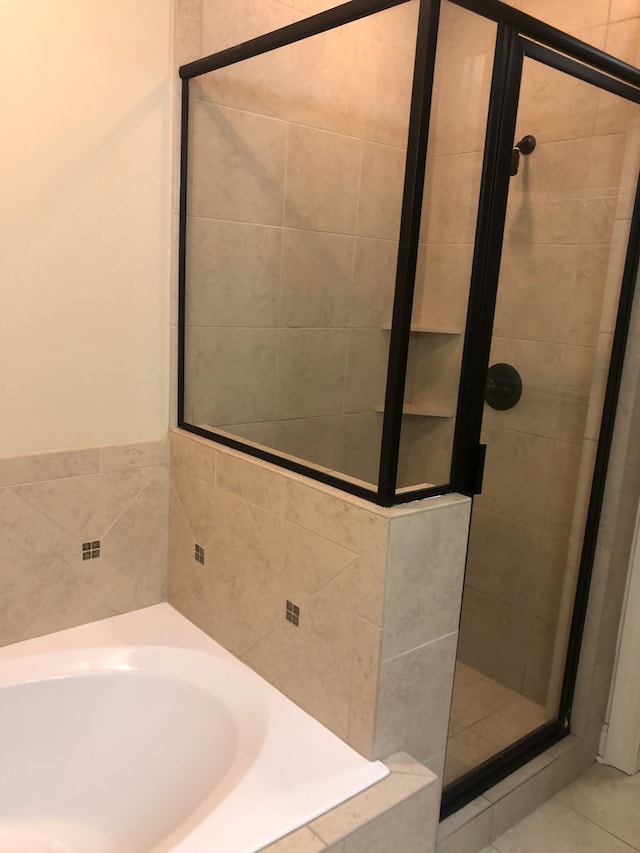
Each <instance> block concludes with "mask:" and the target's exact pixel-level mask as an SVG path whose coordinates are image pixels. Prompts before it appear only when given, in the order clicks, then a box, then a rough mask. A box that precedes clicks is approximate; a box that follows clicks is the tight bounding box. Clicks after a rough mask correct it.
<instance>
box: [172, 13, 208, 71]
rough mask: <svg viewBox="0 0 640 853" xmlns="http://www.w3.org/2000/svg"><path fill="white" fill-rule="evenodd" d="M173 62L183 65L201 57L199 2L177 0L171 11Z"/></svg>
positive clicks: (200, 14)
mask: <svg viewBox="0 0 640 853" xmlns="http://www.w3.org/2000/svg"><path fill="white" fill-rule="evenodd" d="M173 22H174V23H173V27H174V29H173V62H174V64H175V65H178V66H180V65H184V63H186V62H193V60H194V59H199V58H200V57H201V56H202V48H201V37H202V3H201V0H177V2H176V4H175V7H174V11H173Z"/></svg>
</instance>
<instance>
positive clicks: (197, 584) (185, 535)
mask: <svg viewBox="0 0 640 853" xmlns="http://www.w3.org/2000/svg"><path fill="white" fill-rule="evenodd" d="M194 544H195V543H194V539H193V534H192V532H191V529H190V527H189V524H188V522H187V518H186V516H185V514H184V510H183V508H182V504H181V503H180V501H179V499H178V497H177V495H176V491H175V489H174V488H173V486H172V487H170V489H169V551H168V563H169V571H168V581H167V597H168V601H169V603H170V604H171V605H172V606H173V607H175V608H176V609H177V610H179V611H180V613H182V614H183V615H184V616H186V617H187V618H188V619H189V620H190V621H191V622H193V623H194V624H195V625H197V626H198V627H199V628H201V629H202V630H203V631H205V632H206V633H207V634H209V636H210V637H213V639H214V640H216V641H217V642H218V643H220V644H221V645H223V646H224V647H225V648H227V649H229V650H230V651H233V652H235V651H237V649H236V646H235V643H234V641H233V638H232V636H231V634H230V633H229V631H228V626H227V624H226V619H227V617H226V612H225V609H224V608H223V607H221V606H220V601H219V599H220V596H219V594H218V590H219V588H220V583H219V580H218V578H217V575H216V569H217V566H216V562H217V560H216V555H215V552H214V551H210V552H209V553H208V554H207V551H206V550H205V565H204V566H202V565H201V564H200V563H197V562H196V561H195V559H194Z"/></svg>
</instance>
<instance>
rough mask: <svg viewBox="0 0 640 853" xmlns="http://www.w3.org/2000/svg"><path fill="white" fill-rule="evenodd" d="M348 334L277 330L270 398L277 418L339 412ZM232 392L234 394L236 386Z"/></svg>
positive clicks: (334, 330) (319, 330)
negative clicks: (273, 386) (275, 374)
mask: <svg viewBox="0 0 640 853" xmlns="http://www.w3.org/2000/svg"><path fill="white" fill-rule="evenodd" d="M347 334H348V333H347V331H346V329H283V330H282V331H281V332H280V339H279V347H278V378H277V385H276V389H275V399H274V401H273V405H274V408H275V415H276V418H277V419H279V420H283V419H284V420H286V419H289V418H309V417H318V416H321V415H335V414H340V413H341V412H342V399H343V394H344V378H345V361H346V349H347ZM234 391H235V395H236V396H237V394H238V391H237V388H236V389H234ZM236 420H240V418H236Z"/></svg>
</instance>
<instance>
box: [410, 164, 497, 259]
mask: <svg viewBox="0 0 640 853" xmlns="http://www.w3.org/2000/svg"><path fill="white" fill-rule="evenodd" d="M481 170H482V154H481V153H480V152H477V153H475V152H473V153H466V154H451V155H447V156H442V157H429V158H428V161H427V178H426V180H427V183H426V185H425V192H424V201H423V211H422V222H421V237H420V241H421V242H423V243H439V244H442V243H448V244H460V243H466V244H470V243H473V238H474V234H475V228H476V210H477V199H478V196H479V193H480V175H481Z"/></svg>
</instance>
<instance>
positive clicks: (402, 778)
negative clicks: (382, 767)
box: [309, 771, 438, 853]
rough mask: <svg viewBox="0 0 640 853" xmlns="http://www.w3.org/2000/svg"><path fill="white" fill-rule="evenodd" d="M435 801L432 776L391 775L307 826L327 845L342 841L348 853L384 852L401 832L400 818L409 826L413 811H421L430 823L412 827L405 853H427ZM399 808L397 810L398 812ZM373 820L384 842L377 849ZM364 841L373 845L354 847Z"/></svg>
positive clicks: (433, 820) (432, 829)
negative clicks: (421, 843)
mask: <svg viewBox="0 0 640 853" xmlns="http://www.w3.org/2000/svg"><path fill="white" fill-rule="evenodd" d="M427 772H428V771H427ZM437 799H438V784H437V779H436V777H435V776H434V775H433V774H429V775H428V776H427V775H424V773H421V774H416V775H414V774H412V773H405V772H402V773H393V772H392V773H391V774H390V775H389V776H387V777H386V778H385V779H382V781H380V782H378V783H377V784H376V785H372V786H371V787H370V788H367V790H366V791H363V792H362V793H361V794H358V795H356V796H355V797H352V798H351V799H350V800H347V802H346V803H342V805H340V806H337V807H336V808H335V809H332V810H331V811H330V812H328V813H327V814H324V815H322V816H321V817H319V818H317V819H316V820H314V821H312V822H311V823H310V824H309V827H310V829H311V830H312V831H313V832H314V833H315V834H316V835H318V836H319V837H320V838H321V839H322V840H323V841H325V842H326V843H327V844H334V843H336V842H337V841H341V840H343V839H345V840H346V843H347V846H346V850H347V851H350V853H364V851H365V850H371V851H373V850H375V851H376V853H378V851H379V853H383V851H385V850H388V849H389V847H388V845H389V843H393V841H392V838H393V837H395V839H396V841H395V843H397V838H398V834H399V833H400V832H401V830H400V829H399V825H400V826H401V825H402V819H405V820H407V822H408V824H409V826H411V824H414V821H415V817H413V819H412V812H413V809H414V808H415V809H416V810H417V811H418V812H419V811H420V810H422V811H423V812H426V816H427V817H428V818H429V820H428V822H427V824H426V826H425V825H421V824H418V826H415V824H414V826H413V827H412V829H413V832H409V833H408V834H407V839H406V840H407V845H408V846H407V847H406V850H407V853H409V851H411V853H414V851H415V853H419V851H425V853H427V851H430V850H432V849H433V847H432V846H430V841H431V839H430V837H429V833H430V832H435V810H436V809H437ZM399 806H400V807H401V808H400V809H398V807H399ZM376 817H377V818H378V821H380V823H379V824H378V828H379V830H380V836H381V837H383V838H384V839H385V842H386V845H385V846H383V847H380V846H378V845H377V842H376V841H375V838H374V837H373V836H372V835H371V834H370V833H371V830H373V829H374V828H375V826H376V823H378V821H375V822H374V823H372V822H371V821H372V819H375V818H376ZM396 818H399V819H400V821H399V823H397V822H396V820H395V819H396ZM389 831H392V835H391V836H390V835H389V834H388V833H389ZM360 832H364V835H363V836H361V838H360V839H357V834H358V833H360ZM414 833H416V834H418V838H420V837H421V840H422V842H423V844H424V846H423V847H420V846H417V844H416V838H415V835H414ZM412 835H413V836H414V837H413V838H412ZM365 838H366V839H367V840H368V841H369V844H370V845H374V846H368V847H367V846H362V844H361V843H358V844H356V840H357V841H358V842H361V841H362V842H363V841H364V839H365ZM350 845H351V846H350Z"/></svg>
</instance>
